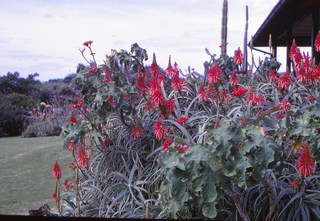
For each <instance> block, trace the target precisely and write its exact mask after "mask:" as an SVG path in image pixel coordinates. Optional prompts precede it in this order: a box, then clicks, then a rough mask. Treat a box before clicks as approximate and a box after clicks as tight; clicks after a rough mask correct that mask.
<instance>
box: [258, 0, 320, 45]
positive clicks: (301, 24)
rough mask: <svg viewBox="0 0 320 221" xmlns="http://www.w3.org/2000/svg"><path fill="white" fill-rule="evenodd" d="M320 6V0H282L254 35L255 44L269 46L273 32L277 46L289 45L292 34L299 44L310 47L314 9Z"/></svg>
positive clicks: (273, 40) (273, 38)
mask: <svg viewBox="0 0 320 221" xmlns="http://www.w3.org/2000/svg"><path fill="white" fill-rule="evenodd" d="M319 6H320V0H280V1H279V2H278V3H277V4H276V5H275V6H274V8H273V9H272V11H271V12H270V14H269V15H268V17H267V18H266V20H265V21H264V22H263V24H262V25H261V27H260V28H259V29H258V31H257V32H256V34H255V35H254V36H253V38H252V41H253V46H254V47H267V46H268V45H269V35H270V34H271V36H272V42H273V43H274V44H276V46H287V43H288V42H287V41H288V39H289V38H288V35H291V36H290V39H295V40H296V43H297V45H299V46H309V47H310V45H311V32H312V31H311V30H312V11H313V10H314V9H315V8H318V10H319ZM291 43H292V42H290V44H291Z"/></svg>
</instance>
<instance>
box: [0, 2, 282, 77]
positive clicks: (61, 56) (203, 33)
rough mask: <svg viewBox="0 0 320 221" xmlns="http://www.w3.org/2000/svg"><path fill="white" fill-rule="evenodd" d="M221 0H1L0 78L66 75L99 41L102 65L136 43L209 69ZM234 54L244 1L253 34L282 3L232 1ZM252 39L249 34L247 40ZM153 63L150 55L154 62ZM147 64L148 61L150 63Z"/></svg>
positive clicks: (163, 62)
mask: <svg viewBox="0 0 320 221" xmlns="http://www.w3.org/2000/svg"><path fill="white" fill-rule="evenodd" d="M222 2H223V1H222V0H90V1H89V0H54V1H49V0H47V1H45V0H0V76H3V75H6V74H7V72H15V71H17V72H19V73H20V76H21V77H26V76H28V75H29V74H33V73H35V72H37V73H39V74H40V76H39V77H38V78H37V79H39V80H42V81H46V80H49V79H55V78H64V77H65V76H66V75H68V74H69V73H74V72H75V70H76V66H77V64H78V63H84V60H83V59H82V57H81V54H80V52H79V48H83V46H82V43H83V42H84V41H87V40H92V41H94V43H93V45H92V46H93V48H94V51H95V52H96V58H97V61H98V63H102V61H103V60H104V58H105V54H109V53H110V50H111V49H116V50H120V49H126V50H130V46H131V44H132V43H135V42H137V43H138V44H139V45H140V46H141V47H143V48H145V49H146V50H147V51H148V53H149V55H150V56H149V57H150V58H151V57H152V56H151V55H152V53H153V52H155V53H156V55H157V61H158V64H159V65H160V66H161V67H163V68H165V67H166V66H167V62H168V57H169V55H171V56H172V60H173V62H174V61H177V63H178V65H179V67H180V68H181V69H182V70H185V69H187V67H188V65H190V67H191V68H195V70H196V71H198V72H199V73H203V62H204V61H207V60H209V56H208V55H207V54H206V53H205V51H204V49H205V48H208V49H209V50H210V51H211V52H212V53H217V54H219V53H220V48H219V45H220V30H221V14H222V13H221V10H222ZM228 2H229V13H228V54H229V55H230V56H231V55H233V53H234V50H236V49H237V48H238V46H240V47H241V48H242V47H243V36H244V27H245V6H246V5H248V6H249V32H248V34H249V37H250V36H251V35H254V34H255V32H256V31H257V29H258V28H259V27H260V25H261V24H262V23H263V21H264V20H265V18H266V17H267V16H268V14H269V13H270V11H271V9H272V8H273V7H274V6H275V4H276V3H277V2H278V0H229V1H228ZM249 40H250V38H249ZM150 60H151V59H150ZM150 62H151V61H148V62H147V63H146V64H149V63H150Z"/></svg>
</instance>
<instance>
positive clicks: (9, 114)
mask: <svg viewBox="0 0 320 221" xmlns="http://www.w3.org/2000/svg"><path fill="white" fill-rule="evenodd" d="M34 105H35V100H34V99H33V98H32V97H31V96H27V95H23V94H18V93H12V94H9V95H4V94H0V128H1V130H0V135H1V136H7V135H10V136H17V135H19V134H20V133H21V132H22V131H23V129H24V128H25V120H26V116H27V113H28V111H29V109H31V108H32V106H34Z"/></svg>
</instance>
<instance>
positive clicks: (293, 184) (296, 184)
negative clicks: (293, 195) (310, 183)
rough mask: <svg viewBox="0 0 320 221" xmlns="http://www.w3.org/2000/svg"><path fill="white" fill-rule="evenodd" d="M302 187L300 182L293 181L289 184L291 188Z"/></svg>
mask: <svg viewBox="0 0 320 221" xmlns="http://www.w3.org/2000/svg"><path fill="white" fill-rule="evenodd" d="M300 185H301V183H300V181H299V180H292V181H291V182H290V183H289V186H291V187H293V188H298V187H299V186H300Z"/></svg>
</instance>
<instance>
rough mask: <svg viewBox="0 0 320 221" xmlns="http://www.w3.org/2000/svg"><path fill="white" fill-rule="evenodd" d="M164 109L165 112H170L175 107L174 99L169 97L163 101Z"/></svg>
mask: <svg viewBox="0 0 320 221" xmlns="http://www.w3.org/2000/svg"><path fill="white" fill-rule="evenodd" d="M165 109H166V112H167V113H169V114H170V113H171V112H173V111H175V109H176V100H175V99H174V98H170V99H168V100H166V101H165Z"/></svg>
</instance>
